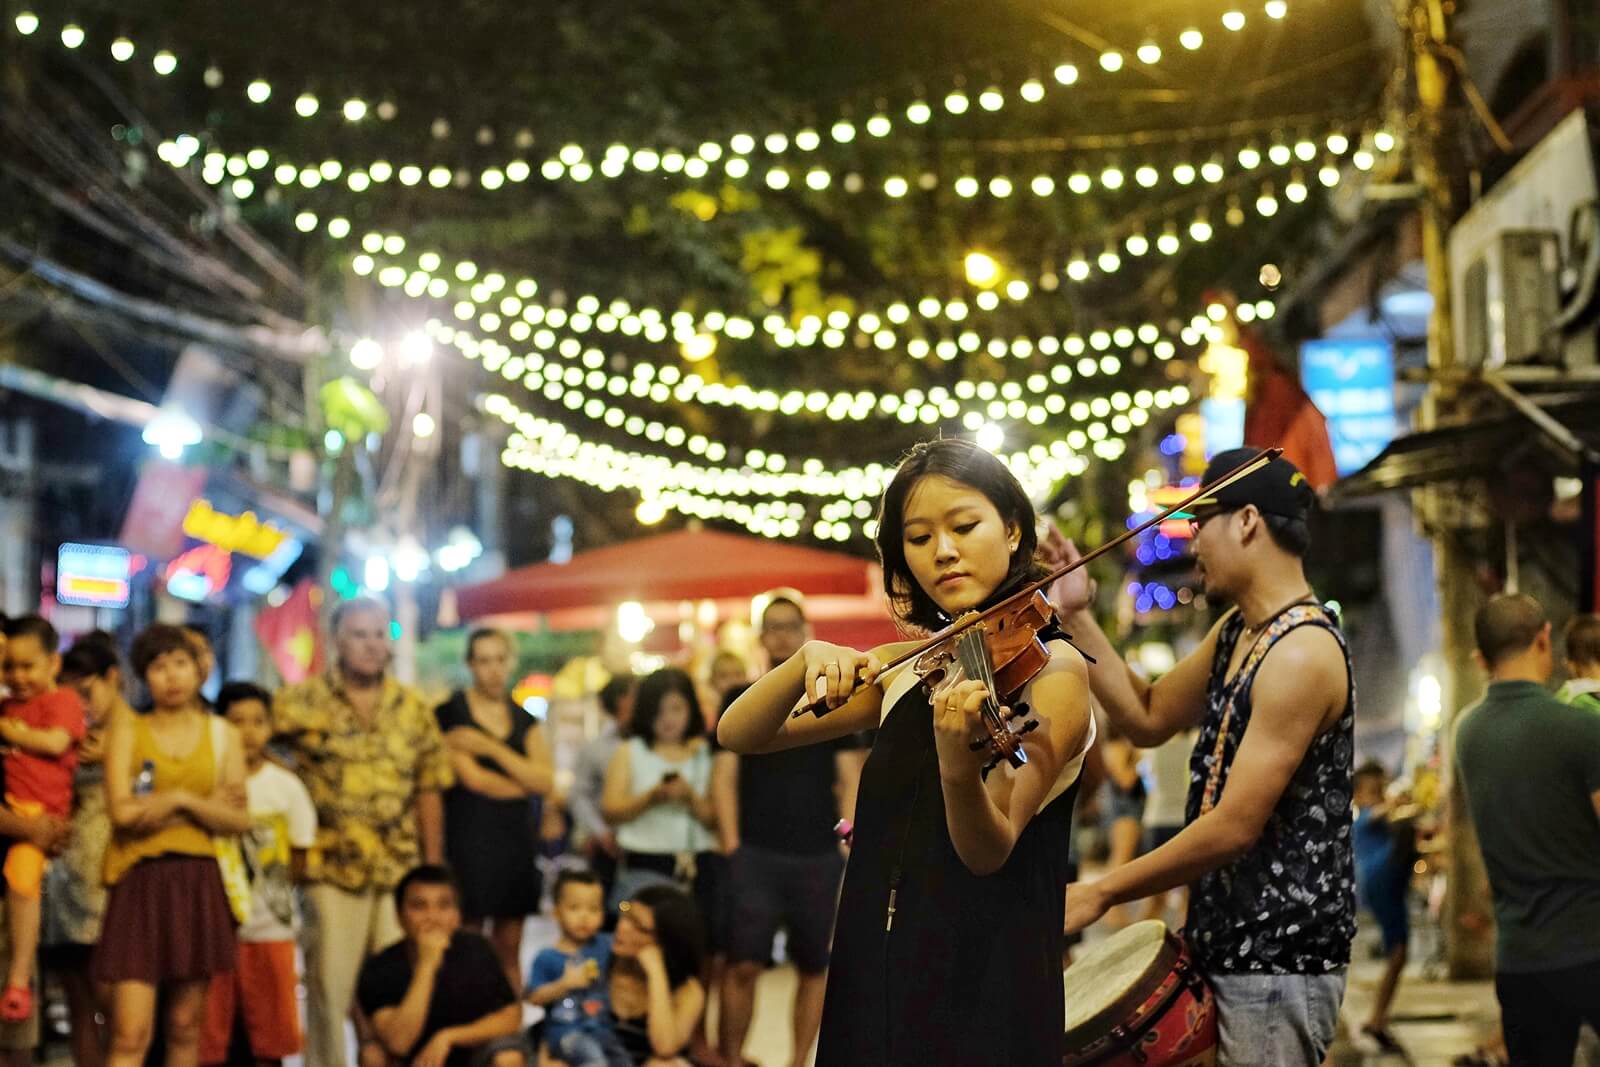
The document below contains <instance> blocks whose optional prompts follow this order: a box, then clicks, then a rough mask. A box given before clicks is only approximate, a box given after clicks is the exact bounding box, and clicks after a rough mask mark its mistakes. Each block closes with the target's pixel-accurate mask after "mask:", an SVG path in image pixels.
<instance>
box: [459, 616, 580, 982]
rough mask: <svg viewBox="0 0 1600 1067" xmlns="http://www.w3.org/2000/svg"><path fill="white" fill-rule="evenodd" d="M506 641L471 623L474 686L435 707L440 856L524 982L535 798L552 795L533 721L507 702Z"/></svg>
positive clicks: (466, 911)
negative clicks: (446, 773)
mask: <svg viewBox="0 0 1600 1067" xmlns="http://www.w3.org/2000/svg"><path fill="white" fill-rule="evenodd" d="M513 665H514V657H513V647H512V644H511V638H510V637H508V636H507V635H506V634H504V633H501V632H500V631H499V630H475V631H473V633H472V634H471V636H469V637H468V638H467V667H468V669H469V670H470V671H471V672H472V686H471V687H470V688H468V689H463V690H460V691H458V692H456V693H454V694H452V695H451V697H450V699H449V700H448V701H446V702H445V703H443V704H441V705H440V706H439V708H438V710H437V711H436V712H435V714H436V715H437V716H438V718H439V729H440V730H442V731H443V732H444V742H445V747H446V748H447V749H449V751H450V765H451V767H452V769H454V771H455V773H456V784H455V785H454V786H453V787H452V788H451V789H450V791H449V792H447V793H446V794H445V800H444V803H445V807H444V815H445V836H444V840H445V853H446V855H447V857H448V858H449V861H450V867H451V869H452V871H453V872H454V873H455V876H456V878H457V879H458V880H459V881H460V885H461V914H462V916H463V919H464V925H466V926H467V927H468V928H471V929H477V928H479V927H480V926H484V927H487V928H486V929H484V933H485V934H487V935H488V937H489V940H490V942H492V943H493V945H494V949H495V953H496V955H498V956H499V957H500V961H501V964H502V965H503V966H504V967H505V970H506V973H507V974H508V975H509V976H510V977H511V988H513V989H521V988H522V981H521V977H520V975H519V974H518V966H517V952H518V951H519V950H520V949H521V947H522V921H523V918H524V917H525V916H527V915H531V914H533V913H535V912H537V911H538V910H539V895H540V893H541V891H542V890H543V886H542V885H541V883H540V878H539V868H538V866H537V863H536V855H535V853H536V847H537V843H538V826H539V813H538V808H539V803H540V798H542V797H544V796H545V795H547V794H548V793H549V792H550V788H551V784H552V765H551V761H550V746H549V744H548V742H547V741H546V740H545V736H544V731H543V730H541V729H540V728H539V723H538V721H537V720H535V719H534V718H533V716H531V715H529V714H528V713H527V712H526V711H524V710H523V709H521V708H519V707H517V706H516V705H515V704H513V703H512V702H511V698H510V696H509V695H508V693H509V691H510V683H511V669H512V667H513Z"/></svg>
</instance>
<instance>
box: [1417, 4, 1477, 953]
mask: <svg viewBox="0 0 1600 1067" xmlns="http://www.w3.org/2000/svg"><path fill="white" fill-rule="evenodd" d="M1395 5H1396V9H1397V14H1398V15H1399V18H1400V23H1401V25H1400V28H1401V32H1402V34H1403V35H1404V37H1405V54H1406V56H1407V57H1408V60H1409V63H1410V66H1411V74H1412V78H1413V89H1414V91H1415V95H1416V112H1415V116H1414V122H1413V124H1412V128H1411V130H1410V131H1409V132H1410V143H1411V148H1412V165H1413V167H1414V169H1415V176H1416V180H1417V182H1418V184H1419V185H1420V186H1421V188H1422V199H1421V201H1420V204H1419V208H1420V212H1421V221H1422V252H1423V260H1424V263H1425V265H1426V267H1427V276H1428V290H1429V292H1430V293H1431V294H1432V296H1433V313H1432V315H1431V316H1430V318H1429V321H1428V370H1429V380H1428V390H1427V394H1426V395H1425V397H1424V399H1423V401H1422V405H1421V408H1420V410H1419V415H1418V422H1419V426H1418V429H1419V430H1422V431H1427V430H1432V429H1434V428H1436V427H1437V426H1439V425H1440V424H1441V423H1444V422H1448V421H1449V420H1450V418H1451V416H1452V415H1455V414H1457V410H1456V409H1457V405H1458V400H1459V398H1458V395H1457V394H1458V392H1459V385H1458V381H1457V379H1456V377H1455V375H1454V373H1453V372H1454V370H1455V367H1456V352H1455V334H1454V329H1453V326H1452V321H1453V320H1452V317H1451V315H1452V300H1451V292H1450V259H1449V245H1448V241H1449V235H1450V228H1451V226H1453V225H1454V224H1455V222H1456V220H1457V219H1458V218H1459V217H1460V215H1461V211H1462V203H1461V201H1462V193H1463V187H1464V184H1465V183H1464V181H1463V179H1464V177H1465V167H1464V164H1463V161H1462V159H1461V157H1460V145H1461V142H1460V140H1459V138H1458V137H1457V136H1456V129H1455V121H1456V117H1457V115H1459V113H1460V110H1459V107H1458V106H1457V105H1458V101H1459V100H1460V95H1459V86H1458V85H1457V78H1458V75H1457V71H1456V70H1455V68H1454V67H1453V66H1452V65H1451V64H1450V62H1449V61H1448V60H1447V59H1446V58H1445V57H1444V56H1443V55H1442V53H1441V50H1442V49H1443V48H1444V47H1446V46H1447V45H1448V43H1449V25H1448V17H1449V13H1450V12H1452V11H1453V10H1454V4H1453V3H1449V2H1448V0H1395ZM1444 492H1445V490H1444V489H1442V488H1439V487H1428V488H1425V489H1422V490H1419V491H1418V492H1417V493H1416V495H1415V499H1414V504H1415V506H1416V509H1417V512H1418V514H1420V515H1421V516H1422V517H1423V521H1424V523H1425V525H1426V526H1427V528H1428V530H1429V532H1430V534H1431V535H1432V540H1433V553H1434V576H1435V580H1436V582H1437V586H1438V593H1439V611H1440V627H1439V634H1440V644H1441V651H1442V654H1443V660H1444V677H1442V678H1441V679H1440V688H1441V690H1442V699H1443V703H1444V710H1445V716H1444V723H1443V725H1442V727H1441V732H1440V742H1439V743H1440V745H1441V748H1442V755H1443V765H1444V769H1445V778H1446V781H1447V782H1448V783H1449V793H1448V795H1447V799H1446V805H1447V813H1446V817H1447V819H1448V827H1449V846H1448V852H1447V854H1446V878H1447V879H1448V890H1447V893H1446V897H1445V906H1444V937H1445V955H1446V960H1447V964H1448V967H1449V971H1450V977H1451V978H1454V979H1458V980H1464V979H1477V978H1487V977H1489V976H1490V975H1492V974H1493V969H1494V936H1493V934H1494V923H1493V917H1492V912H1491V910H1490V906H1489V884H1488V875H1487V873H1486V872H1485V870H1484V865H1483V856H1482V853H1481V852H1480V851H1479V849H1478V837H1477V832H1476V830H1475V828H1474V827H1473V826H1472V823H1471V820H1470V818H1469V817H1468V816H1467V806H1466V796H1465V794H1464V792H1463V791H1462V786H1461V781H1460V778H1459V776H1458V775H1456V774H1455V773H1454V756H1455V754H1454V752H1453V750H1452V745H1451V740H1452V738H1453V737H1454V735H1455V724H1456V722H1457V720H1458V719H1459V718H1460V715H1461V713H1462V711H1464V710H1465V709H1466V708H1467V707H1468V706H1469V705H1470V703H1471V702H1472V701H1474V700H1475V699H1476V698H1477V696H1478V694H1479V693H1481V692H1482V688H1483V686H1482V681H1481V680H1480V678H1479V676H1478V671H1477V667H1476V665H1475V663H1474V662H1473V659H1472V649H1473V646H1474V636H1473V627H1472V623H1473V617H1474V615H1475V614H1476V612H1477V609H1478V605H1479V604H1480V603H1481V597H1480V595H1479V593H1478V589H1477V583H1476V580H1475V574H1474V568H1473V561H1472V558H1471V557H1470V555H1469V554H1468V553H1467V551H1466V550H1465V549H1463V547H1462V546H1461V543H1460V542H1461V539H1460V537H1459V536H1457V533H1456V531H1455V529H1454V528H1453V524H1454V523H1455V522H1456V521H1457V519H1456V516H1457V515H1459V514H1460V509H1459V508H1457V507H1453V506H1451V502H1450V501H1448V500H1445V499H1443V493H1444Z"/></svg>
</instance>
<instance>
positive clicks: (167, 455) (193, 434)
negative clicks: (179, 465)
mask: <svg viewBox="0 0 1600 1067" xmlns="http://www.w3.org/2000/svg"><path fill="white" fill-rule="evenodd" d="M143 437H144V442H145V444H147V445H151V446H153V447H154V448H155V449H156V450H157V451H159V452H160V453H161V455H162V457H163V458H164V459H170V460H178V459H182V458H183V450H184V449H185V448H189V447H191V446H193V445H197V444H199V443H200V442H201V440H202V439H203V437H204V435H203V434H202V433H201V431H200V424H199V423H198V422H195V421H194V420H193V419H191V418H190V417H189V416H188V415H185V414H184V413H183V412H181V411H161V412H160V413H159V414H157V415H156V417H155V418H153V419H151V420H150V422H149V423H148V424H147V425H146V426H145V428H144V434H143Z"/></svg>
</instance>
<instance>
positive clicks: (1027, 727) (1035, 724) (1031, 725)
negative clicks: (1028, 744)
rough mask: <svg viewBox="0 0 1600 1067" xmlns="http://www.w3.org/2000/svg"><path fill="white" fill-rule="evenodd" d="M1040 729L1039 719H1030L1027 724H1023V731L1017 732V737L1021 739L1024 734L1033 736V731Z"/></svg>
mask: <svg viewBox="0 0 1600 1067" xmlns="http://www.w3.org/2000/svg"><path fill="white" fill-rule="evenodd" d="M1038 728H1039V720H1038V719H1029V720H1028V721H1027V722H1025V723H1023V724H1022V729H1020V730H1018V731H1017V735H1018V736H1019V737H1020V736H1021V735H1023V734H1031V733H1033V731H1035V730H1037V729H1038Z"/></svg>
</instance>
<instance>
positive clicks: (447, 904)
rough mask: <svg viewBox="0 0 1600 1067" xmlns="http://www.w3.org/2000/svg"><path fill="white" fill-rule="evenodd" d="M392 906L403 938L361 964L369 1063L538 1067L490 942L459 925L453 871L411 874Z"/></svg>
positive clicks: (359, 996) (364, 1055) (365, 1063)
mask: <svg viewBox="0 0 1600 1067" xmlns="http://www.w3.org/2000/svg"><path fill="white" fill-rule="evenodd" d="M395 903H396V906H397V908H398V911H399V913H400V926H401V928H402V929H403V930H404V931H405V939H404V940H402V941H400V942H398V943H397V944H394V945H392V946H390V947H389V948H387V949H384V950H383V951H382V952H380V953H378V954H377V955H375V956H372V957H370V958H369V959H368V960H367V961H366V962H365V963H364V964H362V967H361V977H360V980H359V981H358V983H357V986H356V1001H357V1003H359V1004H360V1005H361V1011H362V1012H363V1013H364V1014H365V1015H366V1016H367V1018H368V1019H369V1020H370V1021H371V1023H372V1032H373V1033H374V1034H375V1035H376V1039H375V1040H373V1041H370V1042H369V1043H368V1044H367V1045H366V1046H364V1047H363V1048H362V1050H361V1064H362V1067H376V1065H379V1064H385V1065H387V1064H399V1063H404V1064H411V1063H415V1064H417V1065H418V1067H531V1064H532V1063H533V1059H532V1056H531V1055H530V1054H529V1052H528V1048H527V1045H526V1043H525V1042H524V1041H523V1039H522V1036H521V1034H520V1033H519V1032H518V1031H519V1030H520V1029H521V1026H522V1005H521V1004H520V1003H519V1002H518V1000H517V996H516V994H515V993H514V992H513V991H512V989H511V985H510V983H509V982H507V980H506V972H505V969H504V968H503V967H501V965H500V960H499V957H498V956H496V955H495V952H494V949H493V947H491V946H490V944H489V942H488V941H487V940H486V939H484V938H483V937H482V936H481V935H479V934H475V933H471V932H469V931H465V930H462V929H461V906H460V902H459V898H458V895H457V891H456V886H455V882H454V881H453V880H452V879H451V877H450V872H449V871H447V870H445V869H444V868H443V867H435V866H429V865H424V866H421V867H417V868H415V869H413V870H412V871H411V872H410V873H408V874H407V875H406V876H405V878H404V879H402V880H401V882H400V886H399V888H398V889H396V890H395Z"/></svg>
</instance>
